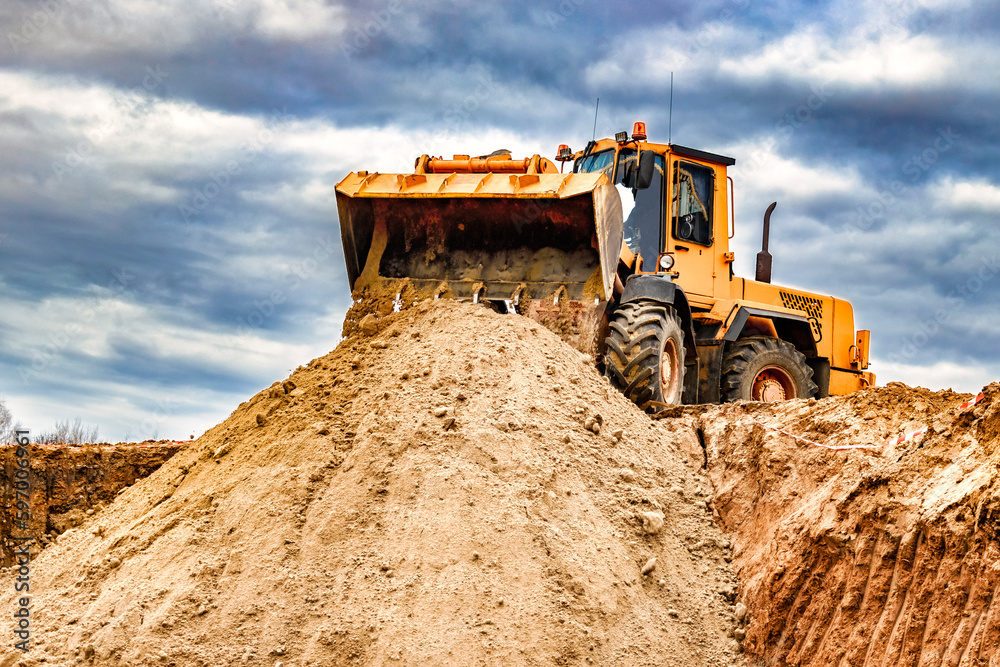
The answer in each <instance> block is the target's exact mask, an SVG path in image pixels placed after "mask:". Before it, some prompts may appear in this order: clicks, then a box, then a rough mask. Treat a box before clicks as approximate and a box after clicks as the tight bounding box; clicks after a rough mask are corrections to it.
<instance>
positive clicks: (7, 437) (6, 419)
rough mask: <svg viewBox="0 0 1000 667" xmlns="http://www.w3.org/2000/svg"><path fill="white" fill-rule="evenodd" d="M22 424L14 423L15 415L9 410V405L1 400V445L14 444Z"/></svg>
mask: <svg viewBox="0 0 1000 667" xmlns="http://www.w3.org/2000/svg"><path fill="white" fill-rule="evenodd" d="M20 428H21V424H20V423H18V422H15V421H14V415H12V414H11V413H10V410H9V409H7V404H6V403H4V400H3V398H0V445H6V444H9V443H12V442H14V438H15V437H16V432H17V430H18V429H20Z"/></svg>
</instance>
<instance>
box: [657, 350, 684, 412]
mask: <svg viewBox="0 0 1000 667" xmlns="http://www.w3.org/2000/svg"><path fill="white" fill-rule="evenodd" d="M678 366H680V363H679V357H678V355H677V346H676V345H674V341H673V339H672V338H668V339H667V342H666V344H665V345H664V346H663V353H662V354H660V392H661V394H662V395H663V397H664V398H667V397H670V396H673V395H674V392H676V391H677V381H678V378H679V377H680V369H679V368H678Z"/></svg>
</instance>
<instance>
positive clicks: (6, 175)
mask: <svg viewBox="0 0 1000 667" xmlns="http://www.w3.org/2000/svg"><path fill="white" fill-rule="evenodd" d="M998 27H1000V9H998V7H997V6H996V5H995V4H993V3H976V2H962V1H945V0H920V1H917V0H902V1H901V2H893V1H892V0H889V1H888V2H885V1H874V0H860V1H859V0H850V1H847V0H843V1H833V2H807V1H794V0H777V1H775V2H768V3H762V2H751V1H750V0H708V1H706V2H701V3H690V2H673V1H663V2H631V3H607V2H596V0H562V1H561V2H555V1H551V2H550V1H547V0H541V1H539V2H531V3H526V2H475V3H473V2H455V1H445V0H425V1H423V2H416V1H415V0H387V1H384V2H383V1H381V0H375V1H374V2H367V3H359V2H340V3H338V2H333V1H324V0H198V1H194V0H176V1H175V2H170V3H163V2H159V1H155V0H44V1H31V2H27V1H23V0H4V2H3V3H2V4H0V156H2V159H0V397H2V398H3V399H4V401H5V402H6V404H7V406H8V407H9V408H10V410H11V412H12V413H13V414H14V416H15V418H17V419H18V420H19V421H20V422H21V423H22V424H23V425H24V426H25V427H27V428H30V429H32V430H33V431H35V432H38V431H44V430H49V429H51V428H52V426H53V425H54V423H55V422H56V421H57V420H63V419H74V418H76V417H80V418H81V419H82V421H83V423H84V424H85V425H91V426H98V427H99V428H100V435H101V436H102V438H106V439H109V440H126V439H127V440H141V439H144V438H151V437H156V438H177V439H185V438H187V437H188V436H189V435H195V436H197V435H199V434H200V433H202V432H203V431H205V430H207V429H208V428H210V427H212V426H213V425H215V424H216V423H218V422H219V421H221V420H223V419H225V418H226V417H227V416H228V415H229V414H230V413H231V411H232V410H233V409H235V408H236V406H238V405H239V403H240V402H242V401H243V400H245V399H246V398H248V397H249V396H251V395H253V394H254V393H255V392H257V391H259V390H260V389H262V388H264V387H266V386H268V385H269V384H271V383H272V382H274V381H276V380H280V379H283V378H284V377H286V376H287V375H288V374H289V373H290V372H291V371H292V370H293V369H294V368H296V367H298V366H299V365H302V364H306V363H308V362H309V361H310V360H311V359H313V358H315V357H318V356H321V355H324V354H326V353H327V352H329V351H330V350H331V349H333V348H334V347H335V346H336V344H337V342H338V341H339V340H340V337H341V336H340V331H341V325H342V322H343V317H344V314H345V312H346V309H347V307H348V305H349V303H350V295H349V293H348V286H347V280H346V275H345V274H346V271H345V266H344V259H343V251H342V248H341V245H340V231H339V226H338V218H337V208H336V199H335V192H334V186H335V184H336V183H337V182H338V181H340V180H341V179H342V178H343V177H344V176H345V175H347V174H348V173H349V172H351V171H355V170H362V169H364V170H368V171H380V172H402V173H405V172H408V171H411V170H412V168H413V161H414V159H415V158H416V157H418V156H419V155H421V154H423V153H429V154H435V155H451V154H455V153H464V154H473V155H480V154H486V153H489V152H491V151H493V150H495V149H497V148H507V149H510V150H512V151H513V152H514V154H515V155H519V156H530V155H532V154H534V153H541V154H542V155H546V156H549V157H553V156H554V154H555V151H556V148H557V146H558V145H559V144H569V145H570V146H571V147H573V148H574V149H579V148H582V147H583V145H584V144H585V143H586V142H587V140H589V139H590V138H591V136H592V133H593V131H594V109H595V102H596V100H597V98H600V112H599V115H598V118H597V134H598V135H599V136H613V135H614V133H615V132H616V131H620V130H629V129H630V128H631V126H632V123H633V122H634V121H636V120H642V121H644V122H645V123H646V127H647V131H648V133H649V136H650V140H651V141H660V142H664V141H665V140H666V139H667V135H668V132H669V134H670V138H671V139H672V141H673V142H674V143H678V144H682V145H686V146H691V147H695V148H700V149H702V150H706V151H711V152H715V153H721V154H724V155H729V156H732V157H734V158H736V160H737V163H736V166H735V167H733V168H731V169H730V174H731V175H732V176H733V178H734V185H735V211H736V237H735V239H734V243H735V246H734V248H733V249H734V251H735V253H736V262H735V271H736V273H737V275H741V276H746V277H752V275H753V267H754V257H755V254H756V252H757V251H758V250H759V244H760V227H761V217H762V214H763V212H764V209H765V208H766V207H767V205H768V204H769V203H770V202H771V201H777V202H778V207H777V209H776V210H775V213H774V216H773V218H772V223H771V244H770V252H771V254H772V255H773V256H774V271H773V281H774V282H775V283H781V284H787V285H790V286H794V287H800V288H804V289H808V290H812V291H816V292H821V293H825V294H832V295H836V296H838V297H841V298H845V299H848V300H849V301H851V303H852V304H853V305H854V308H855V318H856V325H857V327H858V328H867V329H870V330H871V332H872V334H871V341H872V342H871V352H872V368H871V369H870V370H872V371H874V372H875V373H876V374H877V375H878V381H879V384H885V383H887V382H891V381H901V382H906V383H908V384H911V385H919V386H924V387H928V388H931V389H942V388H953V389H955V390H961V391H969V392H975V391H978V390H979V388H980V387H981V386H983V385H984V384H986V383H988V382H990V381H993V380H997V379H1000V346H998V345H997V340H998V338H1000V308H998V307H997V306H998V303H1000V277H998V275H1000V267H998V266H997V261H998V257H997V255H998V250H1000V228H998V225H997V223H996V220H997V218H998V215H1000V156H998V150H1000V149H998V146H1000V142H998V137H997V134H998V132H1000V123H998V122H997V120H998V119H997V111H996V110H997V109H1000V80H998V78H997V76H996V72H997V71H1000V40H997V39H996V35H997V31H998ZM671 72H673V74H674V94H673V105H672V106H673V113H672V120H671V118H670V113H669V108H670V75H671ZM668 125H669V127H668Z"/></svg>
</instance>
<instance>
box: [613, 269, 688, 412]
mask: <svg viewBox="0 0 1000 667" xmlns="http://www.w3.org/2000/svg"><path fill="white" fill-rule="evenodd" d="M640 300H641V301H655V302H657V303H662V304H663V305H665V306H670V307H671V308H673V309H674V312H676V313H677V314H678V315H679V316H680V318H681V330H682V331H683V332H684V394H683V401H684V403H685V404H691V403H697V402H698V377H699V361H698V350H697V348H696V346H695V343H694V324H693V322H692V320H691V306H689V305H688V300H687V296H686V295H685V294H684V290H683V289H681V287H680V286H679V285H677V284H676V283H674V282H673V281H672V280H671V279H670V277H669V276H665V275H659V274H650V273H645V274H635V275H631V276H629V277H628V279H627V281H626V282H625V290H624V291H623V292H622V297H621V300H620V301H619V303H628V302H630V301H640Z"/></svg>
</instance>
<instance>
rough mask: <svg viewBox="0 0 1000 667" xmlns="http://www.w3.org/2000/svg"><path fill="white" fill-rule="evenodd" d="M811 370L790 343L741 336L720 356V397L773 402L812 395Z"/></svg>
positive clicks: (775, 339) (810, 396)
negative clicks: (723, 355) (721, 357)
mask: <svg viewBox="0 0 1000 667" xmlns="http://www.w3.org/2000/svg"><path fill="white" fill-rule="evenodd" d="M812 376H813V370H812V368H810V367H809V365H808V364H806V358H805V356H803V355H802V353H801V352H799V351H798V350H796V349H795V348H794V347H793V346H792V345H791V343H787V342H785V341H783V340H779V339H777V338H742V339H740V340H737V341H736V342H735V343H732V344H730V347H729V349H728V350H727V351H726V355H725V357H723V359H722V400H723V401H763V402H765V403H773V402H775V401H783V400H787V399H790V398H812V397H813V396H815V395H816V383H815V382H813V380H812Z"/></svg>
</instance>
